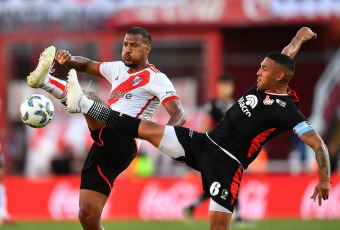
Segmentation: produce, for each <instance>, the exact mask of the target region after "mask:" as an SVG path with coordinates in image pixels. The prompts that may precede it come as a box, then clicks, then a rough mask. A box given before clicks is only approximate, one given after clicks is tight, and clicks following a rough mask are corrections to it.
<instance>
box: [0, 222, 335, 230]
mask: <svg viewBox="0 0 340 230" xmlns="http://www.w3.org/2000/svg"><path fill="white" fill-rule="evenodd" d="M103 225H104V227H105V229H106V230H110V229H112V230H134V229H136V230H170V229H171V230H184V229H192V230H201V229H205V230H206V229H209V223H208V222H206V221H199V222H195V223H194V224H193V225H188V224H186V223H183V222H175V221H173V222H167V221H159V222H155V221H150V222H141V221H115V222H113V221H111V222H104V223H103ZM0 229H1V230H7V229H8V230H19V229H20V230H24V229H25V230H57V229H58V230H60V229H62V230H77V229H79V230H81V229H82V228H81V226H80V224H79V223H78V222H17V223H14V224H9V225H4V226H0ZM232 229H251V230H287V229H288V230H314V229H315V230H340V220H337V221H317V220H313V221H301V220H279V221H278V220H271V221H258V222H253V223H251V224H249V226H248V227H245V226H243V227H239V228H237V227H235V226H232Z"/></svg>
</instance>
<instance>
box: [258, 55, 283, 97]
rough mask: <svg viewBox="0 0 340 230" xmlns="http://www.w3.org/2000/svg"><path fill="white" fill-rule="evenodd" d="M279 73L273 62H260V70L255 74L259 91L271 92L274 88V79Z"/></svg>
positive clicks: (270, 60)
mask: <svg viewBox="0 0 340 230" xmlns="http://www.w3.org/2000/svg"><path fill="white" fill-rule="evenodd" d="M278 73H279V71H278V67H277V65H275V61H273V60H272V59H270V58H267V57H266V58H265V59H264V60H263V61H262V62H261V68H260V69H259V71H258V72H257V88H258V89H259V90H269V91H270V90H271V89H273V88H274V87H275V83H276V82H277V81H276V77H277V74H278Z"/></svg>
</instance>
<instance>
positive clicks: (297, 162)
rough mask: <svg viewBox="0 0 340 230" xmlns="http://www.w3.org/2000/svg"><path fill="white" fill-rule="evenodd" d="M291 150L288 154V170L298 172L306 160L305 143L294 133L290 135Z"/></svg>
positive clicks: (301, 169) (293, 172)
mask: <svg viewBox="0 0 340 230" xmlns="http://www.w3.org/2000/svg"><path fill="white" fill-rule="evenodd" d="M291 145H292V150H291V151H290V153H289V154H288V164H289V171H290V172H291V173H292V174H299V173H300V172H302V171H303V170H304V166H305V163H306V162H305V160H306V145H305V143H304V142H303V141H302V140H301V139H300V138H299V137H298V136H296V135H295V134H293V135H292V136H291Z"/></svg>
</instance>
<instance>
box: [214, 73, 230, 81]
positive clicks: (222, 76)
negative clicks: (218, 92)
mask: <svg viewBox="0 0 340 230" xmlns="http://www.w3.org/2000/svg"><path fill="white" fill-rule="evenodd" d="M222 81H227V82H234V80H233V77H232V76H231V75H230V74H227V73H223V74H222V75H221V76H220V77H219V78H218V82H222Z"/></svg>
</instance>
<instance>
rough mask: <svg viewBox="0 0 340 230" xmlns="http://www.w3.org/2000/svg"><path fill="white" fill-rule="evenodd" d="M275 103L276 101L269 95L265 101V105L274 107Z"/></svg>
mask: <svg viewBox="0 0 340 230" xmlns="http://www.w3.org/2000/svg"><path fill="white" fill-rule="evenodd" d="M273 103H274V99H270V98H269V95H267V97H266V98H265V99H264V100H263V104H265V105H272V104H273Z"/></svg>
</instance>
